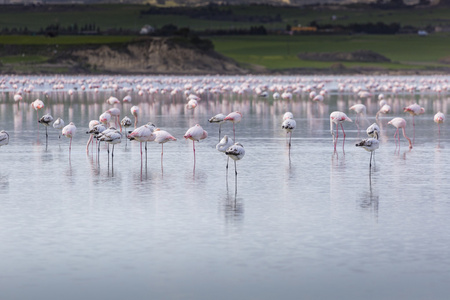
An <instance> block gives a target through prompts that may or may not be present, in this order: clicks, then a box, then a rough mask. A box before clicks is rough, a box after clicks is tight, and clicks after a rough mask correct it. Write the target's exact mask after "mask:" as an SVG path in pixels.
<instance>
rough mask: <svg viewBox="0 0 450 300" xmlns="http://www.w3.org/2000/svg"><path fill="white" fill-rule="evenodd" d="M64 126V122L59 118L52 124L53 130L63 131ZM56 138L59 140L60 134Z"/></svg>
mask: <svg viewBox="0 0 450 300" xmlns="http://www.w3.org/2000/svg"><path fill="white" fill-rule="evenodd" d="M64 125H65V124H64V120H63V119H61V118H58V119H56V121H55V122H53V128H55V129H58V130H61V129H63V128H64ZM58 138H59V139H60V138H61V134H60V135H59V137H58Z"/></svg>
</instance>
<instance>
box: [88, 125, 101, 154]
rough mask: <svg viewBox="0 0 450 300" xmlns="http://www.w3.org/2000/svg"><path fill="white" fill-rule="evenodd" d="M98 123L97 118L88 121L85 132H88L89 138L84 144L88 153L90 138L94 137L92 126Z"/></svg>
mask: <svg viewBox="0 0 450 300" xmlns="http://www.w3.org/2000/svg"><path fill="white" fill-rule="evenodd" d="M99 124H100V122H99V121H97V120H92V121H90V122H89V130H88V131H87V132H86V133H88V134H90V136H89V140H88V142H87V144H86V152H87V153H89V144H90V143H91V142H92V139H93V138H94V133H93V130H94V127H95V126H97V125H99Z"/></svg>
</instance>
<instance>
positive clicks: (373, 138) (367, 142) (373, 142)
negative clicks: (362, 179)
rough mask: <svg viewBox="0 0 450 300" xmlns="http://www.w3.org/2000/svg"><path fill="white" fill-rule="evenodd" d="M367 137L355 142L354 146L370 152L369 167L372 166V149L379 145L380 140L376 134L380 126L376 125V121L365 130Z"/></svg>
mask: <svg viewBox="0 0 450 300" xmlns="http://www.w3.org/2000/svg"><path fill="white" fill-rule="evenodd" d="M366 133H367V135H368V136H369V138H368V139H364V140H362V141H361V142H359V143H357V144H355V146H356V147H362V148H363V149H365V150H366V151H369V152H370V162H369V168H370V167H372V155H374V151H375V150H377V149H378V148H379V147H380V142H379V141H378V135H379V133H380V127H378V124H377V123H373V124H372V125H370V126H369V127H368V128H367V130H366Z"/></svg>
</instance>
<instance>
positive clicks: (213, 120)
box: [208, 113, 225, 141]
mask: <svg viewBox="0 0 450 300" xmlns="http://www.w3.org/2000/svg"><path fill="white" fill-rule="evenodd" d="M208 121H209V123H215V124H219V141H220V133H221V131H222V123H223V122H225V115H224V114H222V113H220V114H217V115H215V116H214V117H212V118H210V119H209V120H208Z"/></svg>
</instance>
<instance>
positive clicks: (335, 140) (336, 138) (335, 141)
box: [334, 124, 339, 153]
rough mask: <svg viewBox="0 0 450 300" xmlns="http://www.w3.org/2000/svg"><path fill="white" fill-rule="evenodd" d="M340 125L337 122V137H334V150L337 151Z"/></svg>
mask: <svg viewBox="0 0 450 300" xmlns="http://www.w3.org/2000/svg"><path fill="white" fill-rule="evenodd" d="M338 129H339V125H338V124H336V137H335V138H334V152H335V153H336V145H337V140H338V137H339V130H338Z"/></svg>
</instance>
